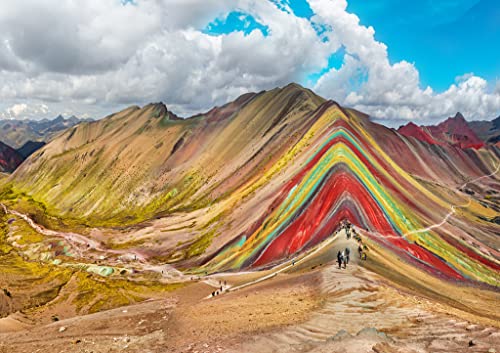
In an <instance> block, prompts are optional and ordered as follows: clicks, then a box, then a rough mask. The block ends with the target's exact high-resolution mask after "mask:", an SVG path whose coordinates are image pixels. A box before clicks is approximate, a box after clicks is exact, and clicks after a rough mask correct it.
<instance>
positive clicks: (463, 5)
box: [204, 0, 500, 91]
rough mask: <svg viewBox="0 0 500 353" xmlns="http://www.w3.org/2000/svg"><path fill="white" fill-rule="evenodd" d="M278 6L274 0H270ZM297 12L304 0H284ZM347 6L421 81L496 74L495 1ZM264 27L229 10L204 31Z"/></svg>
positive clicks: (440, 83) (308, 13) (339, 57)
mask: <svg viewBox="0 0 500 353" xmlns="http://www.w3.org/2000/svg"><path fill="white" fill-rule="evenodd" d="M270 1H272V2H274V3H275V4H277V5H278V6H279V5H280V3H281V2H280V1H275V0H270ZM286 2H287V3H288V5H289V6H290V8H291V10H292V11H293V13H294V14H295V15H296V16H298V17H303V18H307V19H311V18H312V16H314V12H313V11H312V9H311V7H310V6H309V3H308V2H307V1H306V0H288V1H286ZM347 10H348V11H350V12H352V13H354V14H356V15H357V16H358V17H359V18H360V20H361V24H362V25H365V26H372V27H374V28H375V32H376V35H375V39H376V40H378V41H381V42H383V43H385V44H386V45H387V46H388V48H389V50H388V54H389V60H390V61H391V62H397V61H401V60H406V61H409V62H411V63H413V64H414V65H415V66H416V68H417V69H418V70H419V72H420V79H421V83H422V85H424V86H426V85H430V86H432V87H433V88H434V89H435V90H436V91H444V90H446V89H447V88H448V87H449V86H450V84H451V83H453V82H454V80H455V78H456V77H457V76H460V75H463V74H464V73H474V74H476V75H479V76H481V77H483V78H485V79H486V80H488V81H495V80H496V79H497V78H498V76H499V73H500V60H499V59H498V58H499V57H500V45H499V44H497V45H495V42H497V43H498V41H499V40H500V6H499V5H498V2H497V1H496V0H482V1H479V0H421V1H407V0H349V1H348V7H347ZM254 29H258V30H260V31H262V33H263V34H264V35H267V31H268V29H267V27H266V26H265V25H263V24H260V23H258V22H256V21H255V19H254V18H253V17H252V16H249V15H245V14H242V13H240V12H232V13H231V14H229V15H228V16H227V18H225V19H216V20H214V21H212V22H211V23H210V24H209V25H208V26H207V27H206V28H204V31H205V33H211V34H213V35H220V34H223V33H225V34H227V33H231V32H233V31H243V32H244V33H245V34H248V33H250V32H251V31H252V30H254ZM343 55H344V51H343V50H342V49H341V50H340V51H339V52H337V53H334V54H332V55H331V56H330V57H329V60H328V66H327V67H325V68H323V69H322V70H320V71H318V72H315V73H310V74H308V75H307V76H306V79H305V80H303V82H301V83H303V84H307V83H308V81H309V80H312V81H313V83H314V81H315V80H317V78H319V77H320V76H321V75H322V74H324V73H325V72H326V71H328V69H330V68H332V67H333V68H339V67H340V66H341V65H342V61H343Z"/></svg>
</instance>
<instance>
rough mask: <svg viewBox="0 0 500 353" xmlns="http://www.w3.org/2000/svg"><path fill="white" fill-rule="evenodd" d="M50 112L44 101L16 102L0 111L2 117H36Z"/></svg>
mask: <svg viewBox="0 0 500 353" xmlns="http://www.w3.org/2000/svg"><path fill="white" fill-rule="evenodd" d="M49 112H50V109H49V107H48V106H47V105H46V104H44V103H34V104H31V105H28V104H26V103H17V104H13V105H11V106H9V107H7V108H6V109H5V110H4V111H0V118H2V119H37V118H40V116H45V115H47V114H48V113H49Z"/></svg>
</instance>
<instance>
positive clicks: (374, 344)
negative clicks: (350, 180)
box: [0, 235, 500, 353]
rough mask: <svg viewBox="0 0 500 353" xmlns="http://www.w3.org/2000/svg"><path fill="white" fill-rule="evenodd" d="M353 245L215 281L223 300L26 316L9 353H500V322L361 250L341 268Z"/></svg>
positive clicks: (341, 240) (181, 295) (6, 338)
mask: <svg viewBox="0 0 500 353" xmlns="http://www.w3.org/2000/svg"><path fill="white" fill-rule="evenodd" d="M347 246H348V247H350V248H351V249H352V250H354V249H356V247H357V244H356V243H355V241H354V240H352V239H351V240H347V239H345V236H343V235H341V236H339V237H337V239H336V240H335V241H334V242H333V243H332V244H330V245H329V246H326V247H324V248H322V249H320V250H319V251H317V252H315V253H312V254H310V255H309V256H305V257H304V258H302V259H299V260H298V261H297V262H296V263H295V265H293V266H292V265H291V264H288V265H286V266H282V267H281V268H280V272H279V273H278V274H276V275H275V276H269V274H272V271H268V272H267V273H266V274H267V275H268V277H269V278H268V279H266V280H264V281H260V280H259V278H260V277H259V275H256V274H251V273H250V274H249V273H245V274H241V275H227V276H220V277H215V278H211V282H209V283H214V282H215V283H217V282H218V281H222V284H223V283H224V281H227V286H226V287H225V290H224V291H223V293H222V294H220V295H218V296H215V297H212V296H211V293H212V292H213V291H214V288H213V287H212V286H210V285H209V284H207V283H204V282H197V283H193V284H191V285H188V286H186V287H183V288H181V289H178V290H176V291H174V292H168V293H165V296H164V298H162V299H155V300H148V301H145V302H142V303H138V304H134V305H129V306H124V307H120V308H117V309H112V310H107V311H102V312H98V313H94V314H89V315H83V316H75V317H72V318H68V319H64V320H60V321H57V322H52V323H49V324H45V325H42V324H38V325H33V320H32V318H31V317H29V316H28V315H26V314H23V313H22V312H17V313H15V314H12V315H10V316H9V317H7V318H4V319H0V352H2V353H4V352H5V353H11V352H96V353H97V352H199V353H201V352H259V353H265V352H314V353H320V352H325V353H326V352H391V353H392V352H496V351H500V349H499V347H500V330H499V328H498V327H499V326H500V322H499V321H498V320H492V319H491V318H488V319H484V320H482V319H481V318H480V317H478V316H477V315H473V314H471V313H468V312H467V311H463V310H457V309H454V308H453V307H451V306H449V305H448V304H447V303H446V302H438V301H436V300H434V299H432V298H429V297H427V296H425V295H421V294H418V293H415V292H412V291H410V290H405V289H404V288H403V287H401V286H400V285H399V284H397V283H393V282H391V281H389V280H387V279H386V278H383V277H381V276H380V275H378V274H376V273H374V272H373V271H371V270H369V269H368V268H367V267H369V266H367V264H368V263H369V261H370V260H368V261H367V262H365V261H360V260H359V259H358V256H357V254H356V253H355V251H353V254H352V256H351V262H350V264H349V265H348V266H347V268H346V269H339V268H338V267H337V265H336V263H335V262H334V257H335V254H336V252H337V250H338V249H344V248H345V247H347ZM276 272H277V271H276ZM266 278H267V277H266ZM244 283H247V284H250V285H248V286H245V287H244V288H241V289H238V290H235V291H227V288H228V287H231V286H232V288H233V289H235V288H237V287H238V286H241V284H244ZM497 299H498V296H497ZM495 316H496V317H497V316H498V313H493V317H495Z"/></svg>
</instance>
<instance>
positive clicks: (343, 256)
mask: <svg viewBox="0 0 500 353" xmlns="http://www.w3.org/2000/svg"><path fill="white" fill-rule="evenodd" d="M342 263H343V264H344V268H347V256H346V254H345V252H344V251H342Z"/></svg>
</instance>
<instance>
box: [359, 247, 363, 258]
mask: <svg viewBox="0 0 500 353" xmlns="http://www.w3.org/2000/svg"><path fill="white" fill-rule="evenodd" d="M358 254H359V257H360V258H362V257H363V248H362V247H361V244H360V245H359V246H358Z"/></svg>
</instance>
